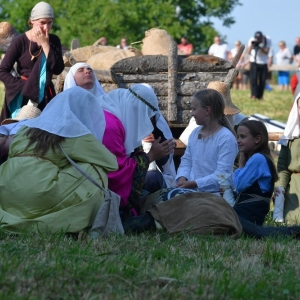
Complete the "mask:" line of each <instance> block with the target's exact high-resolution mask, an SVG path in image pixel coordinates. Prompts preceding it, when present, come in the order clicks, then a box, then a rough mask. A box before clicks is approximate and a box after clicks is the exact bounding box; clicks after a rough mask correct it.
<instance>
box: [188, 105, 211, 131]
mask: <svg viewBox="0 0 300 300" xmlns="http://www.w3.org/2000/svg"><path fill="white" fill-rule="evenodd" d="M191 108H192V116H193V117H194V118H195V120H196V123H197V125H205V124H207V122H208V121H209V110H210V108H209V107H207V108H203V107H201V106H200V103H199V101H198V100H197V99H192V101H191Z"/></svg>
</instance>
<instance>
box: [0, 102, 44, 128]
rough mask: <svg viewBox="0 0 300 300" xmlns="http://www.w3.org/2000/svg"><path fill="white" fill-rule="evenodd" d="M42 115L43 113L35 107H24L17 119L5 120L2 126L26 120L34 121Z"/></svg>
mask: <svg viewBox="0 0 300 300" xmlns="http://www.w3.org/2000/svg"><path fill="white" fill-rule="evenodd" d="M40 114H41V111H40V110H39V109H38V108H37V107H35V106H33V105H24V106H23V107H22V108H21V109H20V111H19V113H18V114H17V116H16V117H15V118H12V119H5V120H3V121H2V123H1V125H5V124H11V123H15V122H19V121H22V120H25V119H33V118H36V117H38V116H39V115H40Z"/></svg>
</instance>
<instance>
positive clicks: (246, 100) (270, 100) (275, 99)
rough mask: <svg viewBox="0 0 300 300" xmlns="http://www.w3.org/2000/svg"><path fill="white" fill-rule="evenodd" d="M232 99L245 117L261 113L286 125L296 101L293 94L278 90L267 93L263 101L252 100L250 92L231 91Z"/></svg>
mask: <svg viewBox="0 0 300 300" xmlns="http://www.w3.org/2000/svg"><path fill="white" fill-rule="evenodd" d="M231 98H232V101H233V103H234V104H235V105H237V106H238V107H239V108H240V110H241V112H242V113H243V114H245V115H252V114H255V113H260V114H262V115H265V116H267V117H269V118H271V119H275V120H278V121H281V122H284V123H285V122H286V121H287V118H288V115H289V112H290V109H291V106H292V104H293V99H294V98H293V95H292V93H291V92H286V91H278V90H272V91H270V92H268V91H265V92H264V100H262V101H259V100H252V99H250V91H249V90H248V91H238V90H231Z"/></svg>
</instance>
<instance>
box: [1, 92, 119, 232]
mask: <svg viewBox="0 0 300 300" xmlns="http://www.w3.org/2000/svg"><path fill="white" fill-rule="evenodd" d="M95 111H97V114H95ZM24 123H25V124H24V126H23V127H22V128H21V129H20V130H18V132H17V133H16V135H15V136H14V138H13V141H12V144H11V146H10V149H9V157H8V160H7V161H6V162H5V163H4V164H3V165H2V166H1V167H0V178H1V181H0V227H1V228H2V229H4V230H7V231H9V232H16V233H22V231H24V230H33V231H38V232H58V231H65V232H71V233H76V232H79V231H80V230H83V229H85V228H88V227H90V226H91V225H92V224H93V221H94V218H95V216H96V214H97V212H98V210H99V208H100V206H101V204H102V203H103V202H104V193H103V191H102V190H101V189H100V188H99V187H98V186H96V185H94V184H93V183H92V182H90V180H89V179H88V178H86V176H84V175H82V174H81V173H80V172H79V171H78V170H77V169H76V168H75V167H74V166H73V165H72V164H71V163H70V162H69V161H68V159H67V157H66V155H65V153H66V154H67V155H68V156H69V157H70V158H71V159H72V160H73V161H75V162H76V163H77V164H78V166H79V167H80V168H81V169H82V170H84V171H85V172H86V173H87V174H88V175H89V176H90V177H92V178H93V179H94V180H95V181H96V182H97V183H98V184H99V185H101V186H102V187H103V188H105V189H106V188H107V185H108V183H107V173H108V172H111V171H113V170H116V169H117V161H116V157H115V156H114V155H113V154H112V153H111V152H110V151H109V150H107V148H106V147H105V146H104V145H103V144H102V143H101V142H102V139H103V134H104V128H105V119H104V115H103V110H102V108H101V105H100V103H99V100H98V99H97V98H96V97H94V96H93V95H92V94H91V93H89V92H87V91H85V90H84V89H82V88H79V87H74V88H72V89H69V90H67V91H64V92H62V93H60V94H58V95H57V96H56V97H55V98H54V99H53V100H52V101H51V102H50V103H49V105H47V107H46V108H45V109H44V110H43V112H42V113H41V115H40V116H39V117H36V118H34V119H31V120H27V121H25V122H24ZM61 149H63V150H64V152H65V153H64V152H63V151H62V150H61Z"/></svg>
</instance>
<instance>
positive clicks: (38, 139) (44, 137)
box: [26, 128, 65, 156]
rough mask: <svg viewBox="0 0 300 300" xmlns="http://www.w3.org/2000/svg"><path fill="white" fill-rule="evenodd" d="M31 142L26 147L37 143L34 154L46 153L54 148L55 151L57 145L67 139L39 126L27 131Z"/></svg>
mask: <svg viewBox="0 0 300 300" xmlns="http://www.w3.org/2000/svg"><path fill="white" fill-rule="evenodd" d="M26 136H27V137H28V138H29V142H28V144H27V146H26V149H27V148H28V147H30V146H31V145H33V144H34V143H36V145H35V146H34V149H33V154H34V155H41V156H43V155H45V154H46V153H47V151H48V150H49V149H50V147H51V148H52V150H53V152H54V153H55V147H58V145H59V144H60V143H61V142H63V141H64V140H65V138H64V137H62V136H59V135H56V134H53V133H50V132H48V131H45V130H42V129H39V128H29V129H28V131H27V132H26Z"/></svg>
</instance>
